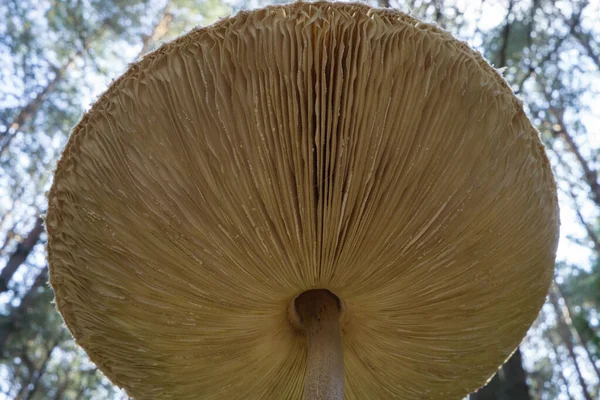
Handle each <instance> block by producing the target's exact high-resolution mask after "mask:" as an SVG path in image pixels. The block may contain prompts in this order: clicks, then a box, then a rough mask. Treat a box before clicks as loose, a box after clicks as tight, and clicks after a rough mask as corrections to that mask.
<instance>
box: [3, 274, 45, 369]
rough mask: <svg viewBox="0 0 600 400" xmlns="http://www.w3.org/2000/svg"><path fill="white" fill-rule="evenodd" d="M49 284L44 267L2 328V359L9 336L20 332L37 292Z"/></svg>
mask: <svg viewBox="0 0 600 400" xmlns="http://www.w3.org/2000/svg"><path fill="white" fill-rule="evenodd" d="M46 282H48V267H44V268H43V269H42V270H41V271H40V273H39V274H38V276H37V277H36V278H35V281H34V282H33V285H31V287H30V288H29V290H28V291H27V293H26V294H25V296H23V298H22V299H21V303H20V304H19V306H18V307H16V308H15V309H13V310H12V311H11V313H10V316H9V317H8V321H7V322H6V323H5V324H4V326H1V327H0V358H2V357H3V356H4V345H5V344H6V340H7V339H8V338H9V336H10V335H11V334H12V333H13V332H15V331H16V330H18V328H19V324H20V322H21V321H22V319H23V318H24V317H25V314H26V313H27V310H28V309H29V308H30V307H31V306H32V305H33V303H34V301H35V299H36V297H37V290H38V289H39V288H40V287H42V286H43V285H45V284H46Z"/></svg>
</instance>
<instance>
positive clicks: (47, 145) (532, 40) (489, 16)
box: [0, 0, 600, 400]
mask: <svg viewBox="0 0 600 400" xmlns="http://www.w3.org/2000/svg"><path fill="white" fill-rule="evenodd" d="M268 3H269V2H268V1H263V0H253V1H250V2H248V1H237V0H167V1H165V0H65V1H60V0H0V65H1V67H0V400H1V399H22V400H25V399H30V400H31V399H57V400H58V399H122V398H127V397H126V396H125V394H124V393H123V392H122V391H120V390H119V389H118V388H115V387H113V386H112V385H111V384H110V382H109V381H108V380H107V379H106V378H105V377H104V376H103V375H102V374H101V373H100V372H99V371H98V370H97V368H96V367H95V366H94V365H93V364H92V363H90V362H89V360H88V359H87V357H86V355H85V353H84V352H83V351H82V350H81V349H79V348H78V347H77V345H76V344H75V343H74V341H73V340H72V338H71V336H70V334H69V332H68V331H67V330H66V328H65V327H64V325H63V323H62V319H61V317H60V316H59V315H58V313H57V312H56V310H55V308H54V304H53V303H52V299H53V293H52V290H51V289H50V288H49V286H48V285H47V280H48V267H47V264H46V254H45V243H46V235H45V232H44V228H43V224H42V219H41V215H43V214H44V212H45V207H46V199H45V191H46V190H48V188H49V185H50V183H51V179H52V171H53V169H54V167H55V164H56V161H57V159H58V157H59V156H60V154H61V151H62V148H63V146H64V145H65V143H66V141H67V138H68V135H69V132H70V130H71V128H72V127H73V126H74V124H75V123H76V122H77V121H78V120H79V119H80V118H81V116H82V113H83V112H84V111H85V110H87V109H89V107H90V105H91V103H92V102H93V101H94V99H95V98H96V97H97V96H98V95H99V94H100V93H102V92H103V91H104V90H105V89H106V87H107V85H108V84H109V83H110V82H111V80H112V79H114V78H116V77H118V76H119V75H120V74H121V73H122V72H124V70H125V69H126V68H127V65H128V64H129V63H131V62H133V61H135V60H137V59H139V58H140V57H142V56H143V55H144V54H145V53H147V52H149V51H152V50H153V49H156V48H157V47H158V46H160V44H161V43H163V42H165V41H169V40H171V39H173V38H175V37H177V36H179V35H181V34H182V33H184V32H186V31H188V30H190V29H191V28H193V27H195V26H204V25H207V24H210V23H212V22H213V21H215V20H217V19H219V18H222V17H226V16H228V15H231V14H232V13H235V12H237V11H239V10H240V9H249V8H256V7H260V6H263V5H266V4H268ZM599 3H600V0H595V1H585V0H575V1H552V0H518V1H517V0H430V1H408V0H407V1H401V2H397V1H392V0H390V1H387V0H379V1H373V2H371V4H373V5H379V6H381V7H394V8H398V9H400V10H402V11H405V12H410V13H411V14H412V15H414V16H416V17H417V18H420V19H422V20H425V21H428V22H433V23H436V24H438V25H440V26H442V27H443V28H445V29H446V30H448V31H450V32H451V33H452V34H453V35H454V36H456V37H458V38H460V39H461V40H464V41H466V42H467V43H469V44H470V45H471V46H473V47H475V48H476V49H478V50H479V51H480V52H482V53H483V54H484V55H485V57H486V58H487V59H488V60H489V61H490V63H492V64H493V65H494V66H495V67H496V68H498V69H503V71H504V72H503V74H504V76H505V78H506V79H507V80H508V82H509V83H510V85H511V86H512V88H513V89H514V91H515V93H517V95H518V96H519V97H520V98H521V99H522V100H523V102H524V105H525V109H526V111H527V113H528V115H529V116H530V118H531V119H532V121H533V123H534V125H535V126H536V127H537V129H538V130H539V131H540V133H541V136H542V139H543V141H544V143H545V144H546V146H547V149H548V155H549V157H550V159H551V162H552V165H553V168H554V173H555V175H556V179H557V181H558V186H559V192H560V193H559V197H560V203H561V219H562V234H561V241H560V245H559V252H558V263H557V269H556V276H555V284H554V286H553V287H552V290H551V292H550V294H549V296H548V299H547V302H546V304H545V306H544V308H543V310H542V312H541V313H540V315H539V317H538V319H537V321H536V323H535V324H534V326H533V327H532V328H531V330H530V331H529V334H528V336H527V337H526V339H525V340H524V341H523V343H522V344H521V346H520V348H519V350H518V351H517V352H516V353H515V354H514V355H513V356H512V357H511V358H510V359H509V360H508V361H507V363H506V364H505V365H504V366H503V367H502V368H501V369H500V370H499V372H498V373H497V374H496V376H495V377H494V378H493V379H492V380H491V381H490V382H489V383H488V385H487V386H486V387H485V388H483V389H482V390H480V391H479V392H477V393H475V394H472V395H471V399H473V400H482V399H490V400H508V399H511V400H528V399H551V400H554V399H571V400H579V399H582V400H597V399H599V398H600V389H599V385H600V320H599V318H600V317H599V313H598V311H599V310H600V265H599V261H600V175H599V171H600V4H599ZM457 384H459V383H457ZM450 400H451V399H450Z"/></svg>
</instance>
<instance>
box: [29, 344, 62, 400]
mask: <svg viewBox="0 0 600 400" xmlns="http://www.w3.org/2000/svg"><path fill="white" fill-rule="evenodd" d="M60 341H61V338H60V337H59V338H58V339H56V340H55V341H54V342H52V344H51V345H50V348H49V349H48V351H47V352H46V357H44V359H43V360H42V364H41V365H40V367H39V368H38V370H37V371H36V372H35V374H31V378H32V379H31V380H30V381H29V382H27V384H25V385H24V386H23V388H25V393H24V395H23V397H21V398H22V399H23V400H30V399H32V398H33V396H34V395H35V393H36V392H37V391H38V389H39V385H40V382H41V379H42V376H44V374H45V373H46V369H47V368H48V361H50V358H51V357H52V353H54V350H55V349H56V348H57V347H58V344H59V343H60ZM21 391H23V389H21Z"/></svg>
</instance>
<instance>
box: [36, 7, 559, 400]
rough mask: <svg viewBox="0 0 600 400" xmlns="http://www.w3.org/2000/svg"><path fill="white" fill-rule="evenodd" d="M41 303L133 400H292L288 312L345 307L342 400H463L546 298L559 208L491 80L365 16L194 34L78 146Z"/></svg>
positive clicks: (383, 19) (411, 28) (437, 45)
mask: <svg viewBox="0 0 600 400" xmlns="http://www.w3.org/2000/svg"><path fill="white" fill-rule="evenodd" d="M47 227H48V232H49V243H48V253H49V254H48V256H49V263H50V273H51V284H52V286H53V288H54V290H55V292H56V303H57V305H58V308H59V310H60V312H61V313H62V315H63V317H64V319H65V322H66V324H67V325H68V327H69V329H70V330H71V332H72V334H73V336H74V337H75V338H76V340H77V342H78V343H79V344H80V345H81V346H82V347H83V348H84V349H85V350H86V352H87V353H88V354H89V356H90V358H91V359H92V360H93V361H94V362H95V363H96V364H97V365H98V367H99V368H100V369H101V370H102V371H103V372H104V373H105V374H106V375H107V376H108V377H109V378H110V379H111V380H112V381H113V382H114V383H115V384H117V385H119V386H121V387H123V388H125V389H126V391H127V392H128V393H129V394H130V395H131V396H133V397H136V398H140V399H158V398H160V399H195V398H200V397H201V398H203V399H237V398H240V399H241V398H244V399H246V398H252V399H275V398H279V399H296V398H300V397H301V394H302V391H303V380H304V375H305V368H306V360H305V358H306V348H305V338H304V337H303V336H302V335H301V334H299V333H298V332H297V331H296V330H295V329H294V326H293V324H291V323H290V320H289V315H288V312H287V310H288V307H289V305H290V304H291V303H292V302H293V300H294V298H295V297H296V296H298V295H299V294H300V293H302V292H304V291H306V290H309V289H316V288H323V289H327V290H330V291H331V292H333V293H335V294H336V295H337V296H338V297H339V298H340V299H341V301H342V303H343V310H344V311H343V316H342V323H341V330H342V340H343V346H344V364H345V382H346V389H345V390H346V398H347V399H386V398H397V399H452V398H460V397H461V396H463V395H465V394H467V393H469V392H471V391H473V390H475V389H476V388H478V387H480V386H482V385H483V384H484V383H485V381H486V380H487V379H488V378H489V377H490V376H491V375H492V374H493V373H494V372H495V370H496V369H497V367H498V366H499V365H500V364H501V363H502V362H503V361H504V360H505V359H506V358H507V357H509V356H510V354H511V353H512V352H513V351H514V350H515V348H516V346H517V345H518V344H519V342H520V341H521V339H522V338H523V336H524V335H525V333H526V331H527V329H528V327H529V326H530V325H531V323H532V322H533V320H534V319H535V318H536V315H537V314H538V312H539V310H540V308H541V306H542V304H543V302H544V298H545V295H546V293H547V290H548V287H549V284H550V282H551V279H552V276H553V266H554V258H555V252H556V245H557V238H558V206H557V196H556V187H555V183H554V180H553V177H552V173H551V169H550V166H549V163H548V160H547V158H546V156H545V153H544V149H543V146H542V144H541V142H540V140H539V137H538V134H537V132H536V130H535V129H534V128H533V127H532V125H531V124H530V122H529V121H528V119H527V117H526V116H525V114H524V112H523V110H522V106H521V104H520V102H519V101H518V100H517V99H516V97H515V96H514V95H513V93H512V91H511V90H510V88H509V86H508V85H507V83H506V82H505V81H504V80H503V78H502V77H501V76H500V75H499V74H498V73H497V72H496V71H495V70H494V69H493V68H492V67H491V66H490V65H489V64H488V63H486V62H485V61H484V60H483V59H482V57H481V56H480V55H479V54H478V53H476V52H474V51H473V50H471V49H470V48H469V47H468V46H467V45H466V44H464V43H462V42H459V41H457V40H455V39H453V38H452V37H451V36H450V35H449V34H448V33H446V32H444V31H442V30H440V29H439V28H437V27H434V26H432V25H428V24H424V23H421V22H419V21H418V20H416V19H414V18H412V17H410V16H408V15H405V14H403V13H400V12H396V11H391V10H377V9H372V8H370V7H368V6H366V5H362V4H347V3H346V4H338V3H312V4H311V3H296V4H289V5H284V6H272V7H268V8H265V9H260V10H255V11H250V12H241V13H239V14H237V15H235V16H234V17H232V18H229V19H225V20H222V21H220V22H218V23H217V24H215V25H212V26H209V27H206V28H202V29H196V30H193V31H192V32H190V33H188V34H186V35H185V36H182V37H180V38H179V39H177V40H175V41H174V42H172V43H169V44H167V45H165V46H163V47H161V48H160V49H159V50H157V51H155V52H154V53H152V54H150V55H149V56H147V57H145V58H144V59H143V60H142V61H140V62H138V63H136V64H134V65H132V66H131V67H130V68H129V70H128V71H127V72H126V73H125V74H124V75H123V76H122V77H121V78H119V79H118V80H116V81H115V82H114V83H113V84H112V85H111V86H110V88H109V89H108V90H107V91H106V92H105V93H104V94H103V95H102V96H101V97H100V98H99V99H98V101H97V102H96V103H95V105H94V106H93V107H92V109H91V111H90V112H88V113H87V114H86V115H85V116H84V117H83V119H82V120H81V122H80V123H79V124H78V125H77V126H76V127H75V129H74V131H73V133H72V136H71V137H70V139H69V142H68V145H67V147H66V149H65V151H64V154H63V156H62V158H61V160H60V162H59V164H58V167H57V170H56V174H55V178H54V183H53V186H52V189H51V191H50V193H49V208H48V214H47Z"/></svg>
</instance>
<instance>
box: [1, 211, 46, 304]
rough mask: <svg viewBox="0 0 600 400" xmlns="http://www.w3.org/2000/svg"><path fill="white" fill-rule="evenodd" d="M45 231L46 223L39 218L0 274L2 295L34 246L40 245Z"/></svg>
mask: <svg viewBox="0 0 600 400" xmlns="http://www.w3.org/2000/svg"><path fill="white" fill-rule="evenodd" d="M43 231H44V221H43V220H42V218H41V217H38V218H37V219H36V221H35V225H34V226H33V228H32V229H31V231H29V234H28V235H27V237H26V238H25V239H24V240H23V241H22V242H21V243H19V245H18V246H17V249H16V250H15V252H14V253H13V254H12V255H11V256H10V258H9V259H8V262H7V263H6V266H5V267H4V268H3V269H2V272H0V293H2V292H5V291H6V290H7V289H8V285H9V283H10V281H11V279H12V277H13V275H14V274H15V272H17V269H18V268H19V267H20V266H21V264H23V262H25V260H26V259H27V257H28V256H29V253H31V251H32V250H33V248H34V246H35V245H36V244H37V243H38V241H39V240H40V235H41V234H42V232H43Z"/></svg>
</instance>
